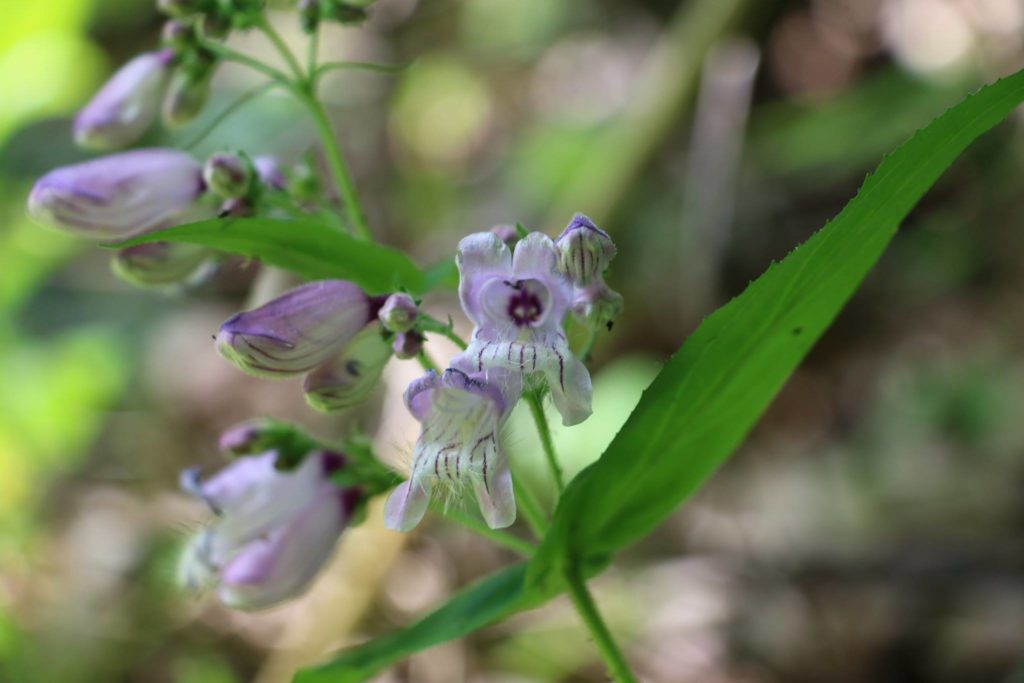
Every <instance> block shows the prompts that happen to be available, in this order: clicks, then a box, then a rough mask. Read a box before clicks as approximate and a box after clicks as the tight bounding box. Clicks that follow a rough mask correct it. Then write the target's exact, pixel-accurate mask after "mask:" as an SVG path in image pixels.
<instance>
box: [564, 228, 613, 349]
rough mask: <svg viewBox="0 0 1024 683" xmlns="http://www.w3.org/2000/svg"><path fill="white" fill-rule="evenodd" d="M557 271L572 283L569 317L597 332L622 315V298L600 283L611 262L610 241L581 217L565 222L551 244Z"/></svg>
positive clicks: (611, 244)
mask: <svg viewBox="0 0 1024 683" xmlns="http://www.w3.org/2000/svg"><path fill="white" fill-rule="evenodd" d="M555 245H556V246H557V247H558V255H559V261H558V264H559V270H561V271H562V273H564V274H565V275H566V277H568V278H569V280H570V281H571V282H572V283H573V295H572V313H573V315H574V316H576V318H577V319H579V320H580V321H581V322H583V323H585V324H587V325H589V326H590V327H592V328H594V329H597V328H601V327H606V326H610V325H611V323H612V322H613V321H614V320H615V318H616V317H618V315H619V314H620V313H621V312H622V304H623V302H622V295H621V294H619V293H618V292H616V291H614V290H613V289H611V288H610V287H609V286H608V285H607V284H606V283H605V281H604V271H606V270H607V269H608V265H609V264H610V263H611V261H612V259H613V258H615V254H616V249H615V244H614V243H613V242H612V238H611V237H609V236H608V233H606V232H605V231H604V230H602V229H601V228H599V227H597V226H596V225H594V222H593V221H592V220H590V219H589V218H587V217H586V216H584V215H583V214H581V213H578V214H576V215H575V216H573V217H572V220H571V221H569V225H568V226H566V228H565V230H563V231H562V234H561V235H559V236H558V239H557V240H556V242H555Z"/></svg>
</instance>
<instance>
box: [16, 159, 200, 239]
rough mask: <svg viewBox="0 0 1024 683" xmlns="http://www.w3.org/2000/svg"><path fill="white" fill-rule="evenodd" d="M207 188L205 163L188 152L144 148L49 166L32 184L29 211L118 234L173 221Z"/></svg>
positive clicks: (72, 227) (78, 229) (104, 234)
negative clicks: (78, 162) (201, 164)
mask: <svg viewBox="0 0 1024 683" xmlns="http://www.w3.org/2000/svg"><path fill="white" fill-rule="evenodd" d="M202 191H203V179H202V169H201V168H200V167H199V164H197V163H196V162H195V161H194V160H193V159H192V157H190V156H189V155H188V154H185V153H184V152H180V151H178V150H175V149H162V148H156V149H139V150H133V151H130V152H122V153H120V154H112V155H110V156H105V157H100V158H98V159H92V160H90V161H85V162H83V163H80V164H74V165H71V166H62V167H61V168H58V169H55V170H53V171H50V172H49V173H47V174H46V175H45V176H43V177H42V178H40V179H39V180H38V181H37V182H36V184H35V186H34V187H33V188H32V193H31V194H30V195H29V198H28V211H29V214H31V215H32V217H33V218H35V219H36V220H39V221H41V222H44V223H48V224H50V225H53V226H55V227H58V228H62V229H64V230H68V231H70V232H74V233H77V234H80V235H83V236H86V237H92V238H95V239H106V240H117V239H125V238H127V237H131V236H132V235H135V234H138V233H141V232H145V231H146V230H149V229H152V228H155V227H157V226H158V225H160V224H161V223H164V222H166V221H168V220H169V219H171V218H173V217H174V216H175V215H177V214H178V213H180V212H181V211H182V210H184V209H185V208H187V207H188V206H189V205H191V204H192V202H194V201H195V200H196V199H197V198H198V197H199V195H200V194H202Z"/></svg>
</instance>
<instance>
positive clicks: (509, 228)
mask: <svg viewBox="0 0 1024 683" xmlns="http://www.w3.org/2000/svg"><path fill="white" fill-rule="evenodd" d="M491 232H493V233H494V234H495V235H497V236H498V239H500V240H501V241H502V242H504V243H505V244H507V245H508V246H509V247H512V246H513V245H515V243H516V242H518V241H519V230H518V229H517V228H516V226H514V225H508V224H505V225H495V226H494V227H493V228H491Z"/></svg>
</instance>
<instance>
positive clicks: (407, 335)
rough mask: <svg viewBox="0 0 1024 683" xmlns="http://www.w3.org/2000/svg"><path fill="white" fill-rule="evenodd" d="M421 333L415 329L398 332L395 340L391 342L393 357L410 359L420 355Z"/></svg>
mask: <svg viewBox="0 0 1024 683" xmlns="http://www.w3.org/2000/svg"><path fill="white" fill-rule="evenodd" d="M423 341H424V340H423V335H422V334H420V333H419V332H417V331H416V330H409V331H408V332H400V333H398V334H396V335H395V341H393V342H392V343H391V350H392V352H394V354H395V358H398V359H399V360H410V359H412V358H415V357H416V356H418V355H420V351H422V350H423Z"/></svg>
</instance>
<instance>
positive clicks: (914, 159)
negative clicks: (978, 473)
mask: <svg viewBox="0 0 1024 683" xmlns="http://www.w3.org/2000/svg"><path fill="white" fill-rule="evenodd" d="M1021 100H1024V72H1019V73H1017V74H1015V75H1014V76H1011V77H1009V78H1006V79H1004V80H1002V81H999V82H998V83H996V84H994V85H990V86H988V87H986V88H983V89H982V90H981V91H979V92H978V93H976V94H974V95H972V96H970V97H968V98H967V99H966V100H964V101H963V102H961V103H960V104H959V105H957V106H956V107H954V108H952V109H950V110H949V111H947V112H946V113H945V114H943V115H942V116H940V117H939V118H938V119H936V120H935V121H933V122H932V123H931V124H930V125H929V126H928V127H927V128H925V129H923V130H921V131H919V132H918V133H917V134H916V135H915V136H914V137H913V138H911V139H910V141H908V142H907V143H906V144H904V145H903V146H901V147H900V148H898V149H897V150H896V151H895V152H893V153H892V154H891V155H890V156H889V157H888V158H886V159H885V160H884V161H883V162H882V163H881V165H880V166H879V167H878V169H877V171H876V172H875V173H874V174H873V175H871V176H869V177H868V179H867V180H866V181H865V183H864V185H863V186H862V187H861V189H860V192H859V193H858V194H857V196H856V197H855V198H854V199H853V200H852V201H850V203H849V204H847V205H846V207H845V208H844V209H843V211H842V212H841V213H840V214H839V215H838V216H837V217H836V218H835V219H834V220H832V221H831V222H829V223H828V224H827V225H826V226H825V227H824V228H823V229H822V230H820V231H818V232H817V233H816V234H815V235H814V236H813V237H811V239H809V240H808V241H807V242H805V243H804V244H802V245H801V246H799V247H798V248H797V249H795V250H794V251H793V252H792V253H790V254H789V256H787V257H786V258H785V259H784V260H783V261H782V262H781V263H778V264H775V265H773V266H772V267H770V268H769V269H768V271H767V272H765V273H764V274H763V275H761V277H759V278H758V279H757V280H756V281H755V282H753V283H752V284H751V285H750V286H749V287H747V289H746V290H745V291H744V292H743V293H742V294H741V295H740V296H738V297H736V298H735V299H733V300H732V301H731V302H730V303H729V304H727V305H726V306H724V307H722V308H721V309H719V310H718V311H716V312H715V313H714V314H713V315H712V316H710V317H709V318H708V319H707V320H705V321H704V323H703V324H702V325H701V326H700V327H699V328H698V329H697V331H696V332H695V333H694V334H693V335H692V336H691V337H690V338H689V339H688V340H687V341H686V343H685V344H684V345H683V347H682V348H681V349H680V350H679V352H678V353H676V354H675V356H674V357H673V358H672V360H671V361H670V362H669V363H668V364H667V365H666V366H665V367H664V368H663V369H662V371H661V373H660V374H659V375H658V377H657V379H655V381H654V382H653V384H652V385H651V386H650V387H649V388H648V389H647V391H646V392H644V395H643V397H642V398H641V400H640V403H639V405H637V407H636V410H634V411H633V414H632V415H631V416H630V419H629V420H628V421H627V422H626V424H625V426H624V427H623V428H622V430H621V431H620V432H619V433H618V435H616V437H615V440H614V441H612V443H611V445H610V446H609V447H608V450H607V451H605V453H604V455H602V456H601V458H600V459H599V460H598V461H597V462H596V463H594V464H593V465H591V466H590V467H589V468H587V469H586V470H584V472H583V473H581V475H580V476H579V477H577V478H576V479H575V480H574V481H573V482H572V484H571V485H570V486H569V488H568V489H567V490H566V492H565V495H564V496H563V497H562V499H561V501H560V503H559V506H558V508H557V510H556V513H555V517H554V519H553V522H552V526H551V529H550V531H549V533H548V534H547V536H546V537H545V539H544V542H543V544H542V546H541V548H540V549H539V550H538V553H537V554H536V555H535V557H534V559H533V560H532V563H531V567H530V572H529V576H528V581H529V582H530V583H531V585H543V584H547V583H550V584H553V585H557V584H559V583H560V582H561V577H562V574H563V572H564V570H565V568H566V565H567V564H570V563H587V562H591V561H601V560H603V559H607V558H608V557H609V556H610V555H611V554H612V553H614V552H615V551H616V550H618V549H620V548H622V547H624V546H626V545H628V544H630V543H632V542H634V541H636V540H637V539H639V538H641V537H643V536H645V535H646V534H648V533H650V532H651V531H652V530H653V529H654V527H655V526H657V525H658V524H659V523H660V522H661V521H663V520H664V519H665V518H666V517H667V516H668V515H669V514H671V513H672V511H673V510H674V509H675V508H676V507H677V506H678V505H679V504H680V503H681V502H682V501H683V500H684V499H685V498H686V497H687V496H689V495H690V494H691V493H693V492H694V491H695V490H697V488H698V487H700V485H701V484H703V483H704V481H705V480H706V479H707V478H708V477H709V476H710V475H711V473H712V472H714V471H715V469H716V468H717V467H718V466H719V465H721V464H722V462H723V461H724V460H725V459H726V458H727V457H728V456H729V455H731V454H732V453H733V451H734V450H735V449H736V448H737V447H738V446H739V445H740V443H741V442H742V441H743V438H744V437H745V436H746V434H747V432H748V431H749V430H750V429H751V428H752V427H753V426H754V424H755V422H756V421H757V419H758V418H759V417H760V416H761V414H762V413H763V412H764V411H765V409H766V408H767V407H768V405H769V403H770V402H771V400H772V398H774V396H775V394H776V393H778V391H779V389H780V388H781V387H782V385H783V384H784V383H785V381H786V379H787V378H788V377H789V375H790V374H791V373H792V372H793V370H794V369H796V367H797V365H798V364H799V363H800V361H801V360H802V359H803V357H804V356H805V355H806V354H807V352H808V351H809V350H810V348H811V347H812V346H813V345H814V343H815V342H816V341H817V340H818V338H819V337H820V336H821V335H822V333H824V331H825V330H826V329H827V328H828V326H829V324H830V323H831V322H832V320H833V319H835V317H836V315H838V313H839V311H840V310H842V308H843V305H844V304H845V303H846V302H847V300H848V299H849V298H850V297H851V296H852V295H853V293H854V292H855V291H856V289H857V287H858V286H859V285H860V283H861V281H862V280H863V279H864V277H865V276H866V275H867V273H868V271H870V270H871V267H872V266H874V264H875V262H876V261H878V259H879V257H880V256H881V255H882V253H883V252H884V251H885V248H886V246H887V245H888V244H889V241H890V240H891V239H892V237H893V236H894V235H895V234H896V231H897V229H898V228H899V225H900V223H901V222H902V221H903V219H904V218H906V216H907V214H908V213H909V212H910V210H911V209H912V208H913V207H914V205H915V204H917V202H918V201H919V200H920V199H921V197H922V196H923V195H924V193H925V192H927V191H928V189H929V188H930V187H931V186H932V185H933V184H934V183H935V181H936V180H938V178H939V176H940V175H941V174H942V173H943V171H945V170H946V168H948V167H949V165H950V164H952V163H953V161H954V160H955V159H956V158H957V156H959V155H960V153H961V152H962V151H963V150H964V149H965V148H966V147H967V146H968V145H969V144H970V143H971V142H972V141H973V140H974V139H975V138H977V137H978V136H979V135H981V134H982V133H984V132H985V131H987V130H989V129H990V128H991V127H992V126H994V125H995V124H997V123H998V122H999V121H1001V120H1002V119H1003V118H1005V117H1006V116H1007V115H1009V114H1010V113H1011V112H1012V111H1013V110H1014V108H1015V107H1016V106H1017V105H1018V104H1019V103H1020V102H1021Z"/></svg>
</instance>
